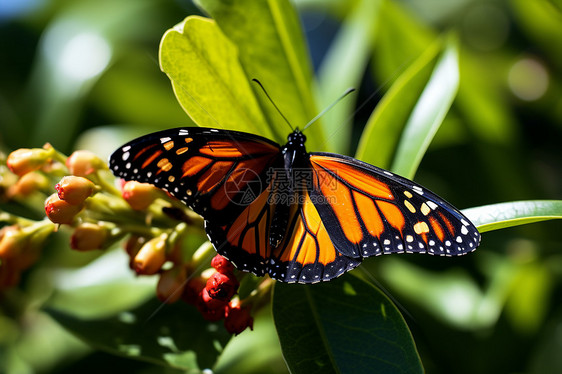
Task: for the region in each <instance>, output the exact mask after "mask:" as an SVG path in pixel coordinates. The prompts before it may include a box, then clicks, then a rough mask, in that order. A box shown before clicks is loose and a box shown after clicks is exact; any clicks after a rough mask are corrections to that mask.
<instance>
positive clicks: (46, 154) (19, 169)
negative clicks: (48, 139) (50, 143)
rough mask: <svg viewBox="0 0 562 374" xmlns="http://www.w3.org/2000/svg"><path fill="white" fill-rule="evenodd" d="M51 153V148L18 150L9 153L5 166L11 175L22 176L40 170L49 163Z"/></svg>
mask: <svg viewBox="0 0 562 374" xmlns="http://www.w3.org/2000/svg"><path fill="white" fill-rule="evenodd" d="M53 152H54V149H53V148H52V147H51V148H49V149H42V148H32V149H29V148H20V149H17V150H15V151H13V152H12V153H10V155H9V156H8V159H7V160H6V165H8V167H9V168H10V170H11V171H12V173H14V174H17V175H19V176H22V175H25V174H27V173H29V172H31V171H35V170H38V169H40V168H41V167H42V166H43V165H45V164H46V163H47V162H49V161H50V159H51V157H52V156H53Z"/></svg>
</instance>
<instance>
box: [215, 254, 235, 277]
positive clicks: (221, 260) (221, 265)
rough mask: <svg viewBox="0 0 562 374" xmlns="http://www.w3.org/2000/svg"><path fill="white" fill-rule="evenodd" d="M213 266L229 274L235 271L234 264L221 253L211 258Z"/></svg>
mask: <svg viewBox="0 0 562 374" xmlns="http://www.w3.org/2000/svg"><path fill="white" fill-rule="evenodd" d="M211 266H212V267H214V268H215V269H216V270H217V271H218V272H219V273H222V274H227V273H232V272H233V271H234V265H232V262H230V261H228V260H227V259H226V258H225V257H223V256H221V255H216V256H215V257H213V259H212V260H211Z"/></svg>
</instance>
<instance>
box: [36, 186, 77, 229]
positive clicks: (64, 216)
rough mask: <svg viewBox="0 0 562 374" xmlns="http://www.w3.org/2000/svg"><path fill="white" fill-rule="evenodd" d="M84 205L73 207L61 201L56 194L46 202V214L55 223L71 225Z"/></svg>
mask: <svg viewBox="0 0 562 374" xmlns="http://www.w3.org/2000/svg"><path fill="white" fill-rule="evenodd" d="M83 207H84V205H72V204H69V203H67V202H66V201H64V200H61V199H60V198H59V197H58V195H57V194H56V193H54V194H52V195H51V196H49V197H48V198H47V200H46V201H45V213H46V214H47V217H49V219H50V220H51V222H53V223H58V224H65V223H66V224H70V223H72V220H73V219H74V217H76V215H77V214H78V213H80V211H81V210H82V208H83Z"/></svg>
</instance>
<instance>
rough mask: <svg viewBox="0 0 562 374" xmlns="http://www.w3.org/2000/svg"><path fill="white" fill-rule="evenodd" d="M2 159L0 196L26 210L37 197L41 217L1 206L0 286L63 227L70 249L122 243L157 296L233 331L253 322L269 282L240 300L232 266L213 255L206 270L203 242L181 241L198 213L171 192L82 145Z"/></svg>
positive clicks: (194, 231) (196, 227) (193, 229)
mask: <svg viewBox="0 0 562 374" xmlns="http://www.w3.org/2000/svg"><path fill="white" fill-rule="evenodd" d="M5 165H6V166H0V198H2V199H3V200H7V201H12V200H13V201H16V202H18V203H21V204H23V205H27V206H28V207H30V208H33V209H35V208H36V207H37V201H44V213H45V214H46V219H43V220H41V221H33V220H29V219H26V218H23V217H19V216H17V215H13V214H9V213H6V212H0V222H2V221H3V222H7V223H8V226H5V227H3V228H2V229H1V230H0V290H2V288H7V287H12V286H14V285H16V284H17V283H18V280H19V278H20V274H21V272H22V271H23V270H25V269H27V268H29V267H30V266H32V265H33V263H34V262H36V260H37V259H38V258H39V256H40V253H41V248H42V247H43V245H44V242H45V240H46V239H47V237H48V236H49V235H51V234H52V233H53V232H55V231H57V230H59V229H61V228H62V229H70V230H71V232H72V233H71V238H70V247H71V248H72V249H74V250H77V251H91V250H104V249H107V248H110V247H112V246H113V245H114V244H116V243H117V242H119V241H123V242H124V247H125V251H126V252H127V254H128V255H129V258H130V267H131V269H133V270H134V271H135V272H136V274H138V275H147V276H148V275H157V276H158V277H159V281H158V285H157V290H156V294H157V296H158V298H159V299H160V300H162V301H163V302H166V303H173V302H176V301H178V300H180V299H181V300H184V301H185V302H188V303H190V304H193V305H194V306H195V307H196V308H197V309H198V310H199V311H200V313H201V315H202V316H203V317H204V318H205V319H206V320H209V321H219V320H222V319H224V325H225V327H226V329H227V331H229V332H230V333H233V334H239V333H240V332H242V331H243V330H245V329H246V328H247V327H250V328H252V325H253V318H252V317H251V315H250V311H251V310H252V309H254V310H255V309H256V303H255V301H256V300H260V299H262V298H263V296H264V295H267V294H268V292H269V290H270V287H261V288H260V289H259V292H258V291H256V292H253V293H251V296H248V297H246V298H245V299H242V300H241V299H240V298H239V297H238V295H237V291H238V288H239V281H241V280H242V278H243V276H244V274H242V273H240V274H238V277H239V278H240V279H238V278H237V273H236V270H235V269H234V267H233V265H232V264H231V263H230V262H229V261H228V260H227V259H226V258H224V257H221V256H219V255H217V256H215V257H214V258H213V260H212V262H211V267H210V268H209V267H208V261H209V258H210V257H211V253H214V250H213V248H212V246H211V245H210V243H208V242H206V243H205V244H203V245H202V246H201V247H200V248H199V249H197V248H190V247H189V245H187V244H185V242H187V240H183V239H185V238H188V237H193V236H194V235H195V236H199V237H202V236H203V235H204V230H203V228H202V219H201V218H200V217H199V216H198V215H196V214H195V213H193V212H192V211H191V210H189V209H188V208H187V207H186V206H184V205H183V204H182V203H181V202H179V201H178V200H176V199H175V198H173V197H171V196H169V195H168V194H167V193H165V192H164V191H162V190H160V189H158V188H156V187H154V186H152V185H148V184H144V183H139V182H134V181H129V182H125V181H117V180H115V178H114V177H113V176H112V175H111V174H110V173H109V171H108V168H107V165H106V164H105V163H104V162H103V161H102V160H101V159H100V158H99V157H97V156H96V155H95V154H93V153H91V152H88V151H76V152H74V153H73V154H72V155H70V156H69V157H66V156H65V155H63V154H61V153H59V152H58V151H56V150H55V149H54V148H53V147H52V146H50V145H49V144H47V145H45V146H44V147H43V148H36V149H19V150H17V151H14V152H12V153H11V154H10V155H9V156H8V158H7V160H6V164H5ZM57 182H58V183H57ZM55 183H56V185H55V188H54V193H52V192H53V189H52V187H51V186H52V185H53V184H55ZM205 268H208V269H207V270H202V269H205ZM264 284H267V285H268V284H270V283H269V282H267V281H266V282H264Z"/></svg>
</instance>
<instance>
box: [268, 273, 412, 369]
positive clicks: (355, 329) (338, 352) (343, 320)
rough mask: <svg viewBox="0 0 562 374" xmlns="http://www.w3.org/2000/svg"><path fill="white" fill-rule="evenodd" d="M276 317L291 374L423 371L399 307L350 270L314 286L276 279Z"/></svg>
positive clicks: (274, 303)
mask: <svg viewBox="0 0 562 374" xmlns="http://www.w3.org/2000/svg"><path fill="white" fill-rule="evenodd" d="M273 316H274V319H275V325H276V328H277V332H278V334H279V340H280V342H281V348H282V349H283V355H284V357H285V360H286V362H287V365H288V366H289V369H290V370H291V372H292V373H293V374H299V373H306V374H312V373H323V374H324V373H367V372H370V373H421V372H423V368H422V366H421V362H420V359H419V356H418V353H417V351H416V347H415V344H414V341H413V340H412V335H411V334H410V331H409V330H408V327H407V326H406V323H405V322H404V319H403V318H402V316H401V315H400V313H399V312H398V310H397V309H396V307H395V306H394V305H393V304H392V303H391V302H390V300H388V298H387V297H386V296H385V295H384V294H382V293H381V292H380V291H379V290H378V289H377V288H375V287H373V286H372V285H370V284H368V283H366V282H364V281H363V280H361V279H359V278H356V277H354V276H352V275H345V276H343V277H341V278H339V279H336V280H334V281H331V282H327V283H321V284H317V285H313V286H299V285H286V284H280V283H278V284H276V285H275V292H274V295H273Z"/></svg>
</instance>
